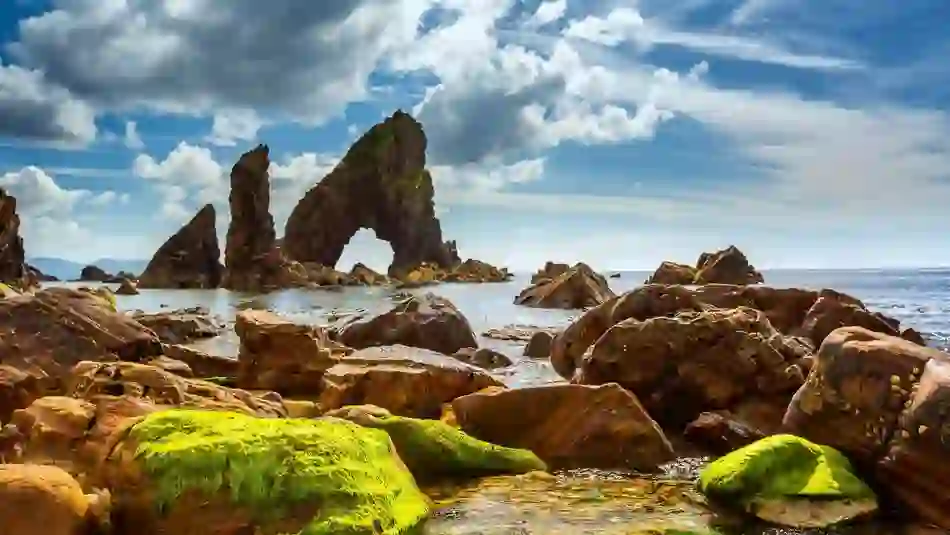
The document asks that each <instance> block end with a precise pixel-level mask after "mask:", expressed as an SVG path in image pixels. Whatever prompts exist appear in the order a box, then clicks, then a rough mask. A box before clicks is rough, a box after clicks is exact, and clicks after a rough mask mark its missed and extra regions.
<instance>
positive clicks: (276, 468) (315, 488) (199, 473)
mask: <svg viewBox="0 0 950 535" xmlns="http://www.w3.org/2000/svg"><path fill="white" fill-rule="evenodd" d="M129 436H130V438H131V439H133V440H135V441H136V443H137V444H138V449H137V450H136V456H137V457H138V458H140V459H141V462H142V463H143V467H144V469H145V471H146V473H147V474H148V475H149V476H150V479H151V482H152V484H153V485H154V486H155V491H156V495H157V500H158V504H157V505H158V506H160V507H165V506H168V505H170V504H172V503H174V501H175V500H176V499H177V498H178V497H179V496H180V495H181V494H182V492H184V491H186V490H196V491H199V492H201V493H204V494H206V495H214V494H216V493H219V492H227V493H229V494H230V498H231V500H232V501H233V502H234V503H235V504H237V505H240V506H243V507H246V508H247V509H248V510H249V511H251V512H252V513H254V514H256V515H259V518H260V521H261V522H266V521H267V520H268V519H272V518H274V515H280V513H281V511H285V510H287V508H288V507H291V506H293V505H295V504H317V505H319V512H318V516H316V517H315V518H313V519H312V521H311V523H310V524H309V525H308V526H307V527H306V528H304V529H303V530H302V531H301V532H300V535H330V534H339V535H343V534H353V535H357V534H359V535H362V534H376V533H379V534H385V535H397V534H402V533H406V532H407V531H408V530H409V529H411V528H412V527H413V526H415V525H417V524H418V523H419V522H420V521H422V520H423V519H424V518H425V517H426V515H427V514H428V512H429V505H428V500H427V498H426V497H425V496H424V495H423V494H422V492H421V491H420V490H419V489H418V487H417V486H416V483H415V480H414V479H413V477H412V475H411V474H410V473H409V472H408V471H406V469H405V468H404V467H403V466H402V465H401V464H400V463H399V462H398V460H397V458H396V457H395V456H394V455H393V453H392V452H391V445H390V442H389V439H388V437H387V436H386V434H385V433H383V432H381V431H377V430H374V429H367V428H363V427H360V426H358V425H356V424H353V423H350V422H345V421H342V420H336V419H325V420H306V419H264V418H255V417H252V416H246V415H242V414H237V413H225V412H207V411H189V410H169V411H163V412H159V413H155V414H152V415H149V416H148V417H146V418H145V419H143V420H142V421H141V422H139V423H138V424H136V425H135V426H134V427H133V428H132V429H131V430H130V434H129ZM380 528H381V529H380Z"/></svg>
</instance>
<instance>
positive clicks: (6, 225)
mask: <svg viewBox="0 0 950 535" xmlns="http://www.w3.org/2000/svg"><path fill="white" fill-rule="evenodd" d="M24 259H25V254H24V251H23V238H21V237H20V216H18V215H17V213H16V198H15V197H12V196H10V195H7V194H6V192H4V191H3V189H0V282H2V283H4V284H8V285H12V286H23V285H24V283H25V282H27V280H28V277H29V271H28V269H27V266H26V263H25V261H24Z"/></svg>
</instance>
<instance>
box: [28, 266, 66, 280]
mask: <svg viewBox="0 0 950 535" xmlns="http://www.w3.org/2000/svg"><path fill="white" fill-rule="evenodd" d="M26 270H27V272H28V276H29V277H31V278H32V279H33V280H35V281H39V282H57V281H58V280H59V279H58V278H56V277H54V276H52V275H47V274H46V273H43V272H42V271H40V269H39V268H37V267H34V266H31V265H29V264H27V265H26Z"/></svg>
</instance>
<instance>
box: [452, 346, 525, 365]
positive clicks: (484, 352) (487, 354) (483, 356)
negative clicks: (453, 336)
mask: <svg viewBox="0 0 950 535" xmlns="http://www.w3.org/2000/svg"><path fill="white" fill-rule="evenodd" d="M452 356H453V357H455V358H456V359H458V360H460V361H462V362H465V363H468V364H471V365H473V366H478V367H479V368H485V369H486V370H493V369H495V368H505V367H507V366H511V365H512V364H513V361H512V360H511V358H509V357H508V355H505V354H504V353H499V352H498V351H495V350H494V349H491V348H488V347H483V348H480V349H475V348H474V347H463V348H462V349H459V350H458V351H456V352H455V353H454V354H452Z"/></svg>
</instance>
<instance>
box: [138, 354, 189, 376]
mask: <svg viewBox="0 0 950 535" xmlns="http://www.w3.org/2000/svg"><path fill="white" fill-rule="evenodd" d="M145 364H148V365H149V366H154V367H156V368H159V369H161V370H165V371H166V372H168V373H173V374H175V375H177V376H179V377H189V378H190V377H194V376H195V372H193V371H192V370H191V366H189V365H188V363H187V362H184V361H181V360H177V359H173V358H171V357H166V356H165V355H162V356H160V357H155V358H153V359H152V360H150V361H148V362H146V363H145Z"/></svg>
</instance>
